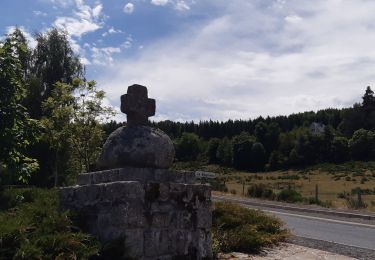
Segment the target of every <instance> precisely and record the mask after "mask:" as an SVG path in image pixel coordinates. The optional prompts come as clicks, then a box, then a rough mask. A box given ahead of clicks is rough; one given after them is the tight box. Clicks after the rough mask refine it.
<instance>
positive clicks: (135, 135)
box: [97, 125, 175, 169]
mask: <svg viewBox="0 0 375 260" xmlns="http://www.w3.org/2000/svg"><path fill="white" fill-rule="evenodd" d="M174 153H175V152H174V147H173V143H172V140H171V139H170V138H169V137H168V135H166V134H165V133H164V132H163V131H161V130H160V129H156V128H152V127H149V126H144V125H139V126H128V127H120V128H118V129H117V130H115V131H114V132H113V133H112V134H111V135H110V136H109V137H108V139H107V141H106V142H105V144H104V146H103V150H102V153H101V155H100V157H99V159H98V162H97V165H98V166H99V168H101V169H113V168H121V167H125V166H133V167H150V168H159V169H166V168H169V167H170V166H171V165H172V163H173V159H174Z"/></svg>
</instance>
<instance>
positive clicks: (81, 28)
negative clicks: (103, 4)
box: [54, 17, 101, 37]
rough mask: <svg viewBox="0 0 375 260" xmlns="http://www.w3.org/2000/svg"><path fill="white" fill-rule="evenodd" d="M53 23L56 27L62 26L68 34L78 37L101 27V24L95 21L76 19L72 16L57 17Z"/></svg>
mask: <svg viewBox="0 0 375 260" xmlns="http://www.w3.org/2000/svg"><path fill="white" fill-rule="evenodd" d="M54 25H55V26H56V27H57V28H64V29H66V30H67V31H68V33H69V34H70V35H72V36H78V37H80V36H81V35H83V34H85V33H88V32H94V31H96V30H97V29H99V28H101V26H100V25H98V24H96V23H95V22H92V21H89V20H85V19H76V18H72V17H59V18H57V19H56V21H55V23H54Z"/></svg>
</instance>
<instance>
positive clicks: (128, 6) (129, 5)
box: [123, 3, 134, 14]
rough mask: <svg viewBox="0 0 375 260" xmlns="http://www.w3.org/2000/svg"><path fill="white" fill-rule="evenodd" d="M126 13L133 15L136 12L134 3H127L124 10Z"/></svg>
mask: <svg viewBox="0 0 375 260" xmlns="http://www.w3.org/2000/svg"><path fill="white" fill-rule="evenodd" d="M123 11H124V13H126V14H131V13H133V12H134V4H132V3H127V4H126V5H125V6H124V9H123Z"/></svg>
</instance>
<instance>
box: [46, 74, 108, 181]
mask: <svg viewBox="0 0 375 260" xmlns="http://www.w3.org/2000/svg"><path fill="white" fill-rule="evenodd" d="M73 89H76V92H77V94H76V95H74V93H73ZM103 98H104V92H103V91H100V90H97V89H96V83H95V82H94V81H89V82H87V81H82V80H80V79H75V80H74V81H73V86H72V85H68V84H65V83H61V82H57V83H56V84H55V85H54V89H53V91H52V93H51V96H50V97H48V98H47V99H46V100H45V101H44V102H43V103H42V107H43V112H44V113H45V115H46V116H45V117H43V118H42V119H41V122H42V124H43V125H44V128H45V134H44V138H45V140H46V141H47V142H48V144H49V146H50V149H51V150H52V151H53V154H54V155H55V156H54V164H53V169H54V180H55V186H57V185H58V176H59V175H62V174H63V173H65V172H66V168H65V169H64V168H63V167H59V168H60V169H58V165H59V164H60V163H61V161H63V159H64V161H65V160H70V161H71V162H72V163H71V164H70V165H77V168H78V171H80V172H82V171H89V170H90V169H91V168H90V167H91V165H92V164H93V163H94V162H95V160H96V159H97V157H98V155H99V152H100V150H101V146H102V143H103V139H104V131H103V128H102V126H101V124H100V121H101V120H103V119H106V118H108V116H109V115H111V114H112V113H113V112H112V110H111V109H110V108H108V107H104V106H103V105H102V101H103ZM67 149H68V150H71V151H73V152H71V153H70V157H68V158H66V157H65V158H64V157H63V156H64V154H66V150H67Z"/></svg>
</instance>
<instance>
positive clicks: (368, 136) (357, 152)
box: [349, 129, 375, 160]
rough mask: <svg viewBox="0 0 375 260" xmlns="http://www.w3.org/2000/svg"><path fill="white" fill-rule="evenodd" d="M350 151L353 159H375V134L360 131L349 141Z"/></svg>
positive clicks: (363, 130)
mask: <svg viewBox="0 0 375 260" xmlns="http://www.w3.org/2000/svg"><path fill="white" fill-rule="evenodd" d="M349 149H350V152H351V155H352V157H353V159H356V160H370V159H375V132H372V131H369V130H365V129H359V130H357V131H355V132H354V134H353V136H352V138H351V139H350V140H349Z"/></svg>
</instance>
